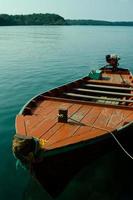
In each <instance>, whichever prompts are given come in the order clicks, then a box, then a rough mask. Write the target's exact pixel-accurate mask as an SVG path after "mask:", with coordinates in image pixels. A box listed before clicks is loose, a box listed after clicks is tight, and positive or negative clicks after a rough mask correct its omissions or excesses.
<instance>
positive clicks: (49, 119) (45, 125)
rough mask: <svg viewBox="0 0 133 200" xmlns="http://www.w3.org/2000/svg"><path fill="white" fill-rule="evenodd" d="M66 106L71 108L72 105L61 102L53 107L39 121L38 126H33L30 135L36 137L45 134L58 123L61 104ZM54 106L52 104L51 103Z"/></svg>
mask: <svg viewBox="0 0 133 200" xmlns="http://www.w3.org/2000/svg"><path fill="white" fill-rule="evenodd" d="M56 103H57V102H56ZM62 105H63V106H65V108H67V109H68V108H69V107H71V106H72V104H70V103H63V102H62V103H61V102H60V103H59V102H58V106H57V107H56V108H54V109H53V111H52V112H50V113H49V114H47V115H46V116H44V117H42V118H41V120H40V121H39V122H37V124H36V126H34V127H32V129H31V130H30V132H29V133H28V135H33V136H35V137H40V136H41V135H43V134H44V133H45V132H47V131H48V130H50V129H51V128H52V127H53V126H54V125H55V124H56V123H57V118H58V116H57V115H58V110H59V108H60V107H61V106H62ZM51 107H52V105H51Z"/></svg>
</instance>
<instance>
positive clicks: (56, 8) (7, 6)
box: [0, 0, 133, 21]
mask: <svg viewBox="0 0 133 200" xmlns="http://www.w3.org/2000/svg"><path fill="white" fill-rule="evenodd" d="M3 13H6V14H32V13H55V14H59V15H61V16H62V17H64V18H65V19H95V20H107V21H133V0H0V14H3Z"/></svg>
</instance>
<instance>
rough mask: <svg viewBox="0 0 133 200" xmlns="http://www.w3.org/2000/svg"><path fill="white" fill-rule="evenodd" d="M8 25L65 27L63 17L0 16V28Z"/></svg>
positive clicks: (36, 15) (48, 15) (35, 15)
mask: <svg viewBox="0 0 133 200" xmlns="http://www.w3.org/2000/svg"><path fill="white" fill-rule="evenodd" d="M8 25H66V21H65V20H64V18H63V17H61V16H59V15H56V14H48V13H47V14H41V13H40V14H31V15H7V14H1V15H0V26H8Z"/></svg>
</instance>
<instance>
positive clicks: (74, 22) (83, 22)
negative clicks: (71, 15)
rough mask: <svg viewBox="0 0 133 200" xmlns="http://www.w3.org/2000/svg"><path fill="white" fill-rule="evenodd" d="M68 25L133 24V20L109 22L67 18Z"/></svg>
mask: <svg viewBox="0 0 133 200" xmlns="http://www.w3.org/2000/svg"><path fill="white" fill-rule="evenodd" d="M66 22H67V24H68V25H96V26H133V22H132V21H130V22H109V21H101V20H71V19H68V20H66Z"/></svg>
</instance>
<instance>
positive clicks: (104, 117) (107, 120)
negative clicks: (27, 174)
mask: <svg viewBox="0 0 133 200" xmlns="http://www.w3.org/2000/svg"><path fill="white" fill-rule="evenodd" d="M132 121H133V76H132V74H131V72H130V71H129V70H128V69H122V68H118V67H117V68H116V69H115V70H114V68H113V67H111V66H110V67H109V68H105V67H104V68H101V69H100V70H98V71H93V72H91V73H90V74H89V76H86V77H84V78H82V79H80V80H77V81H74V82H72V83H69V84H66V85H63V86H61V87H58V88H55V89H52V90H50V91H48V92H45V93H43V94H39V95H38V96H36V97H34V98H33V99H31V100H30V101H29V102H28V103H27V104H26V105H25V106H24V107H23V108H22V110H21V111H20V113H19V114H18V115H17V117H16V135H15V136H14V140H13V152H14V154H15V156H16V158H17V159H19V160H20V161H21V163H22V164H23V165H24V166H26V167H27V168H28V169H29V170H30V171H31V172H32V174H33V175H34V177H36V179H37V180H38V181H39V182H40V183H41V184H42V185H43V187H44V188H45V189H46V190H47V191H48V192H49V193H50V194H51V195H53V196H56V195H58V194H59V193H60V192H61V191H62V189H63V188H64V187H65V185H66V184H67V183H68V182H69V180H70V179H71V177H72V176H74V175H75V174H76V173H77V172H78V171H79V170H80V169H81V168H82V167H83V166H84V165H85V164H87V163H89V162H90V161H91V159H93V158H95V157H96V156H98V155H99V154H100V153H103V152H106V151H107V150H109V149H110V148H113V147H114V146H115V147H116V146H117V144H116V142H118V143H119V141H120V142H121V143H122V144H124V145H125V147H128V146H126V145H127V144H128V142H129V141H131V138H132V134H131V132H132V130H133V123H132ZM114 137H115V139H116V141H115V140H114ZM118 140H119V141H118Z"/></svg>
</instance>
